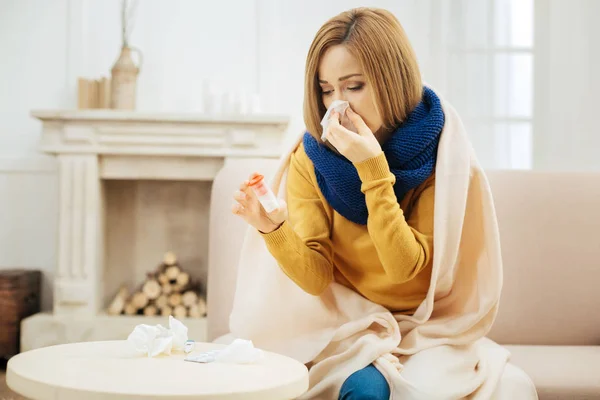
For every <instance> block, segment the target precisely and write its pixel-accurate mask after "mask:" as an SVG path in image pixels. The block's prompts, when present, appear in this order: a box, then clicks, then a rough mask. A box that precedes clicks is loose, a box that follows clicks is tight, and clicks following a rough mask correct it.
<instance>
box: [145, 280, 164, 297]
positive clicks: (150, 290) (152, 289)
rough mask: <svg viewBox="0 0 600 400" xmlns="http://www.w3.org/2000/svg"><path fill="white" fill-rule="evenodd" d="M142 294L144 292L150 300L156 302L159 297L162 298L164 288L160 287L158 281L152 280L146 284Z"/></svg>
mask: <svg viewBox="0 0 600 400" xmlns="http://www.w3.org/2000/svg"><path fill="white" fill-rule="evenodd" d="M142 292H144V294H145V295H146V297H148V298H149V299H150V300H154V299H156V298H157V297H158V296H160V293H161V292H162V287H161V286H160V284H159V283H158V281H156V280H154V279H151V280H148V281H146V282H145V283H144V286H143V287H142Z"/></svg>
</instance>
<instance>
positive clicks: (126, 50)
mask: <svg viewBox="0 0 600 400" xmlns="http://www.w3.org/2000/svg"><path fill="white" fill-rule="evenodd" d="M134 52H135V53H137V54H138V63H137V64H136V63H135V62H134V60H133V58H132V53H134ZM141 65H142V53H141V52H140V51H139V50H138V49H136V48H133V47H128V46H123V48H122V49H121V54H120V55H119V58H118V59H117V61H116V62H115V64H114V65H113V67H112V69H111V75H112V79H111V100H110V108H113V109H117V110H134V109H135V97H136V86H137V78H138V74H139V72H140V68H141Z"/></svg>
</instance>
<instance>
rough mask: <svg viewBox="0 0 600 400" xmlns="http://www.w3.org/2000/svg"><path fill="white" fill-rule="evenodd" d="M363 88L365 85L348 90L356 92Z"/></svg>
mask: <svg viewBox="0 0 600 400" xmlns="http://www.w3.org/2000/svg"><path fill="white" fill-rule="evenodd" d="M362 88H363V85H358V86H352V87H349V88H348V90H353V91H355V92H356V91H359V90H360V89H362Z"/></svg>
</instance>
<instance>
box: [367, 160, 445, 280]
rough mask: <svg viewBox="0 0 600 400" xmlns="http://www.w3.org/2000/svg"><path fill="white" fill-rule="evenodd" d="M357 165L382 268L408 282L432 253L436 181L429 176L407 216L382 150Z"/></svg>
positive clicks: (395, 278) (371, 232) (391, 275)
mask: <svg viewBox="0 0 600 400" xmlns="http://www.w3.org/2000/svg"><path fill="white" fill-rule="evenodd" d="M355 167H356V169H357V171H358V175H359V176H360V179H361V181H362V186H361V190H362V192H363V193H364V194H365V198H366V203H367V208H368V210H369V218H368V222H367V227H368V230H369V235H370V236H371V239H372V240H373V243H374V244H375V248H376V249H377V254H378V255H379V259H380V261H381V263H382V264H383V268H384V269H385V272H386V274H387V275H388V277H389V278H390V280H391V281H392V282H395V283H403V282H407V281H409V280H411V279H412V278H414V277H415V276H416V275H417V274H418V273H419V272H420V271H421V270H423V268H425V266H426V265H427V264H428V263H429V262H430V260H431V257H432V253H433V209H434V188H435V184H434V182H435V181H434V179H429V180H427V181H426V183H425V184H424V187H423V188H419V193H417V194H416V196H415V198H414V199H411V204H412V207H411V212H410V216H409V217H408V218H407V217H406V215H405V213H404V211H403V210H402V208H401V207H400V204H399V203H398V199H397V197H396V194H395V193H394V183H395V181H396V177H395V176H394V174H392V173H391V171H390V169H389V165H388V163H387V160H386V158H385V155H384V154H383V153H381V154H380V155H379V156H376V157H374V158H371V159H369V160H366V161H363V162H361V163H358V164H356V165H355Z"/></svg>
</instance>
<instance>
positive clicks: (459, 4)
mask: <svg viewBox="0 0 600 400" xmlns="http://www.w3.org/2000/svg"><path fill="white" fill-rule="evenodd" d="M446 7H448V8H447V9H446V11H445V12H446V13H447V14H446V15H447V16H448V18H447V19H446V20H447V21H448V23H447V28H446V33H447V36H446V40H447V41H448V43H447V47H446V48H447V51H448V54H447V57H448V63H449V64H448V65H449V71H448V75H447V79H448V82H447V89H448V97H449V99H450V100H451V101H452V102H453V103H454V104H455V106H456V108H457V109H458V111H459V112H460V114H461V117H462V118H463V121H464V123H465V126H466V128H467V132H468V134H469V137H470V139H471V141H472V142H473V145H474V147H475V151H476V152H477V156H478V158H479V160H480V162H481V164H482V165H483V166H484V167H485V168H494V169H507V168H510V169H530V168H531V167H532V162H533V143H532V139H533V129H532V128H533V121H532V114H533V45H534V44H533V0H456V1H452V2H447V3H446Z"/></svg>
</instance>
